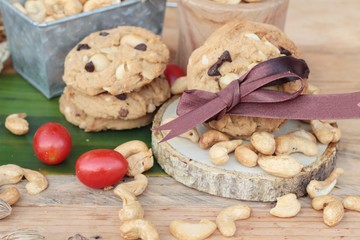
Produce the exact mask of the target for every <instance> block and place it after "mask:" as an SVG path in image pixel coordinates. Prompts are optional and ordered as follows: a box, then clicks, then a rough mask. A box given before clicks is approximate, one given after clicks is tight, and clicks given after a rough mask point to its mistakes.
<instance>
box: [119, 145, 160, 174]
mask: <svg viewBox="0 0 360 240" xmlns="http://www.w3.org/2000/svg"><path fill="white" fill-rule="evenodd" d="M127 161H128V163H129V169H128V171H127V173H126V175H127V176H129V177H133V176H136V175H138V174H140V173H143V172H145V171H147V170H149V169H150V168H152V166H154V158H153V155H152V151H151V148H150V149H149V150H147V151H146V152H139V153H136V154H134V155H131V156H129V157H128V158H127Z"/></svg>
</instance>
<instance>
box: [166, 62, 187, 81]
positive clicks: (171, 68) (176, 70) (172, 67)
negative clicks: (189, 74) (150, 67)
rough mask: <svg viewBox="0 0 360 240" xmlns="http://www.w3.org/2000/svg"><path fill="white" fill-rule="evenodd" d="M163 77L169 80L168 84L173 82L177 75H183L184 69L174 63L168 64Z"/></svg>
mask: <svg viewBox="0 0 360 240" xmlns="http://www.w3.org/2000/svg"><path fill="white" fill-rule="evenodd" d="M164 74H165V78H166V80H167V81H168V82H169V84H170V86H171V85H172V84H173V83H174V82H175V80H176V79H178V78H179V77H183V76H185V75H186V74H185V71H184V70H183V69H182V68H181V67H180V66H178V65H176V64H168V65H167V66H166V69H165V71H164Z"/></svg>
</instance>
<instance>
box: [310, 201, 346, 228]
mask: <svg viewBox="0 0 360 240" xmlns="http://www.w3.org/2000/svg"><path fill="white" fill-rule="evenodd" d="M311 205H312V207H313V208H314V209H315V210H322V209H324V212H323V219H324V223H325V224H326V225H328V226H330V227H333V226H335V225H336V224H338V223H339V222H340V221H341V220H342V218H343V217H344V213H345V211H344V206H343V205H342V203H341V201H339V200H337V199H336V198H334V197H332V196H328V195H325V196H319V197H315V198H313V200H312V202H311Z"/></svg>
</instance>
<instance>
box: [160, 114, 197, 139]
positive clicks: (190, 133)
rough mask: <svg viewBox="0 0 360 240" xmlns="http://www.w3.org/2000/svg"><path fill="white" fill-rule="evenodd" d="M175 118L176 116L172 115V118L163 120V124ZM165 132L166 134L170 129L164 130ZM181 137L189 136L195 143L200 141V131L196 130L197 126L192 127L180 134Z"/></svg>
mask: <svg viewBox="0 0 360 240" xmlns="http://www.w3.org/2000/svg"><path fill="white" fill-rule="evenodd" d="M174 119H175V118H174V117H170V118H167V119H165V120H163V121H162V124H166V123H168V122H170V121H172V120H174ZM163 132H164V133H165V134H167V133H168V132H169V130H163ZM179 137H182V138H187V139H189V140H190V141H192V142H194V143H197V142H199V139H200V137H199V132H198V131H197V130H196V128H192V129H190V130H188V131H186V132H184V133H182V134H180V135H179Z"/></svg>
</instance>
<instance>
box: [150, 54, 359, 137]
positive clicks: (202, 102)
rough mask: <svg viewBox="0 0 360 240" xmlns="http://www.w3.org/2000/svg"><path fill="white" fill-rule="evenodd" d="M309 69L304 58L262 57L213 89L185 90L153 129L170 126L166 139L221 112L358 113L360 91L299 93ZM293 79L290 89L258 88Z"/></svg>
mask: <svg viewBox="0 0 360 240" xmlns="http://www.w3.org/2000/svg"><path fill="white" fill-rule="evenodd" d="M309 72H310V71H309V68H308V66H307V64H306V62H305V61H304V60H301V59H296V58H294V57H291V56H282V57H278V58H273V59H270V60H267V61H264V62H262V63H259V64H258V65H256V66H255V67H254V68H252V69H251V70H250V71H249V72H248V73H246V74H245V75H243V76H242V77H240V78H239V79H237V80H234V81H232V82H231V83H230V84H229V85H228V86H227V87H226V88H224V89H223V90H221V91H220V92H218V93H211V92H207V91H202V90H187V91H185V92H184V93H183V94H182V96H181V98H180V101H179V104H178V107H177V112H176V113H177V115H178V116H179V117H178V118H176V119H174V120H173V121H171V122H168V123H166V124H164V125H161V126H159V127H157V128H155V129H154V130H170V132H169V133H168V134H167V135H166V136H165V138H164V139H163V140H162V141H166V140H169V139H171V138H173V137H175V136H178V135H180V134H181V133H184V132H186V131H188V130H190V129H192V128H194V127H195V126H196V125H198V124H201V123H204V122H206V121H209V120H213V119H220V118H221V117H223V116H224V114H236V115H241V116H248V117H262V118H284V119H298V120H311V119H350V118H359V117H360V105H359V103H360V92H355V93H345V94H321V95H320V94H319V95H308V94H301V93H302V91H303V89H304V86H305V85H304V84H305V83H304V78H307V77H308V75H309ZM295 80H300V82H301V87H300V88H299V89H298V90H297V91H296V92H294V93H287V92H282V91H275V90H266V89H262V88H263V87H265V86H272V85H279V84H283V83H285V82H289V81H295Z"/></svg>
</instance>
